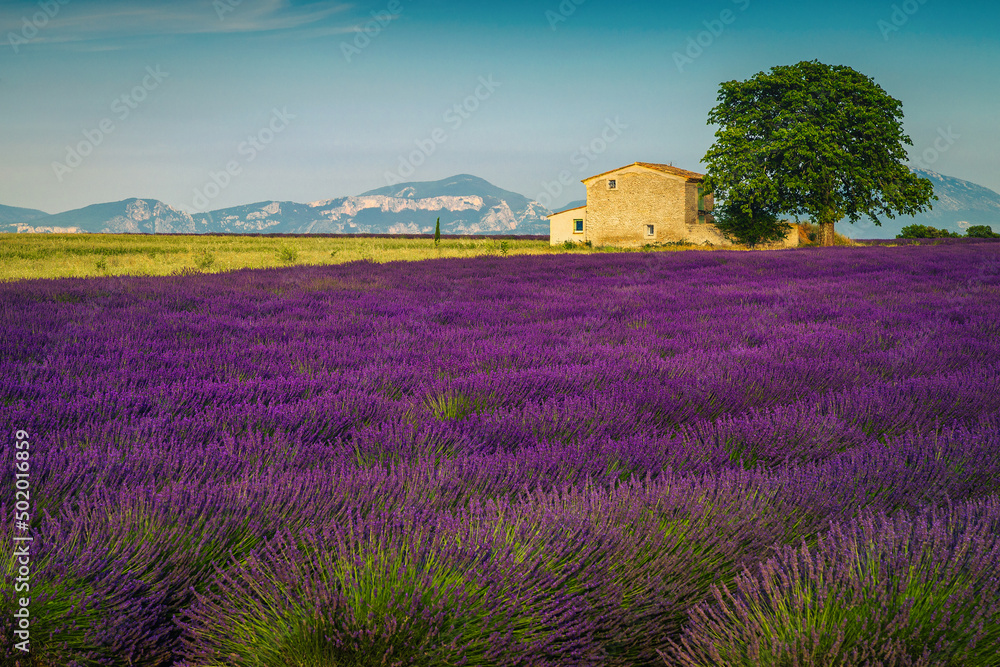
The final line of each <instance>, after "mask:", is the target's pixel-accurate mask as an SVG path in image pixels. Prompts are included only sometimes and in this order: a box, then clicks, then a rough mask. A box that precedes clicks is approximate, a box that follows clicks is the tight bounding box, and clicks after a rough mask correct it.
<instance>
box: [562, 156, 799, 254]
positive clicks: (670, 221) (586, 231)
mask: <svg viewBox="0 0 1000 667" xmlns="http://www.w3.org/2000/svg"><path fill="white" fill-rule="evenodd" d="M704 179H705V176H704V175H703V174H698V173H695V172H693V171H687V170H686V169H679V168H677V167H674V166H672V165H667V164H655V163H652V162H636V163H634V164H630V165H627V166H624V167H619V168H618V169H612V170H611V171H608V172H605V173H603V174H598V175H597V176H591V177H590V178H585V179H583V184H584V185H586V186H587V205H586V206H581V207H579V208H573V209H569V210H567V211H561V212H559V213H553V214H552V215H550V216H549V243H550V244H551V245H560V244H562V243H565V242H566V241H572V242H576V243H586V242H587V241H590V242H591V243H593V245H596V246H602V245H609V246H619V247H634V246H643V245H647V244H653V243H670V242H676V241H680V240H682V239H683V240H685V241H687V242H689V243H696V244H704V243H706V242H708V243H711V244H712V245H720V246H722V245H732V242H730V241H729V240H728V239H726V238H725V237H724V236H723V235H722V233H721V232H720V231H719V230H718V228H717V227H716V226H715V225H713V224H712V221H713V218H712V208H713V201H712V196H711V195H706V194H705V193H704V187H703V181H704ZM793 232H794V230H793ZM784 245H785V246H790V245H798V234H797V233H792V234H789V237H788V239H787V240H786V242H785V244H784Z"/></svg>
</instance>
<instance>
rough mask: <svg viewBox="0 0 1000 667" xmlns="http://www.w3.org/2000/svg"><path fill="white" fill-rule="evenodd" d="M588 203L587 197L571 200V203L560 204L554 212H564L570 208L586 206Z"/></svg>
mask: <svg viewBox="0 0 1000 667" xmlns="http://www.w3.org/2000/svg"><path fill="white" fill-rule="evenodd" d="M586 205H587V200H586V199H581V200H579V201H571V202H570V203H568V204H566V205H565V206H560V207H559V208H557V209H556V210H555V211H553V213H562V212H563V211H568V210H570V209H572V208H580V207H581V206H586Z"/></svg>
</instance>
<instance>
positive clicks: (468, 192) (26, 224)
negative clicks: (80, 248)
mask: <svg viewBox="0 0 1000 667" xmlns="http://www.w3.org/2000/svg"><path fill="white" fill-rule="evenodd" d="M5 211H10V212H11V213H9V214H5V213H4V212H5ZM17 211H23V212H24V213H23V215H22V216H21V218H20V219H17V218H18V214H17V213H16V212H17ZM549 213H551V211H549V210H548V209H546V208H545V207H544V206H542V205H541V204H539V203H538V202H534V201H530V200H529V199H527V198H526V197H524V196H523V195H519V194H517V193H515V192H509V191H507V190H503V189H501V188H498V187H496V186H495V185H492V184H491V183H489V182H487V181H485V180H483V179H481V178H478V177H476V176H470V175H468V174H460V175H458V176H453V177H452V178H446V179H443V180H440V181H433V182H423V183H400V184H399V185H394V186H389V187H385V188H378V189H376V190H371V191H369V192H365V193H362V194H360V195H357V196H354V197H341V198H339V199H327V200H322V201H315V202H311V203H308V204H299V203H296V202H287V201H286V202H279V201H263V202H257V203H255V204H247V205H244V206H234V207H230V208H224V209H219V210H215V211H209V212H207V213H194V214H190V213H187V212H186V211H181V210H179V209H176V208H173V207H172V206H169V205H168V204H165V203H163V202H161V201H157V200H155V199H135V198H133V199H126V200H124V201H120V202H111V203H106V204H94V205H92V206H86V207H84V208H81V209H77V210H74V211H66V212H65V213H58V214H56V215H47V214H45V213H43V212H42V211H29V209H13V208H9V207H4V208H2V209H0V215H4V217H3V218H0V231H6V232H69V231H74V232H89V233H112V234H121V233H125V234H129V233H131V234H136V233H143V234H171V233H174V234H177V233H180V234H192V233H193V234H205V233H217V234H430V233H433V232H434V227H435V224H436V222H437V219H438V218H440V219H441V231H442V233H444V234H463V235H465V234H516V235H528V234H548V233H549V221H548V220H547V219H546V217H545V216H547V215H549ZM2 223H6V224H2Z"/></svg>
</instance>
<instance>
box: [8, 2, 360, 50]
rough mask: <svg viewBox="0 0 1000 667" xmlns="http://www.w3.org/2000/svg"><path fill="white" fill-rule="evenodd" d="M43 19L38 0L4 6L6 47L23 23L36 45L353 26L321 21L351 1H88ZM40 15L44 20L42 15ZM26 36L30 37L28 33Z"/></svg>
mask: <svg viewBox="0 0 1000 667" xmlns="http://www.w3.org/2000/svg"><path fill="white" fill-rule="evenodd" d="M58 7H59V9H58V12H57V13H56V14H55V15H54V16H52V17H47V16H46V17H45V18H46V19H47V20H45V21H36V20H34V19H35V18H36V15H38V14H40V11H39V6H38V5H37V4H34V3H18V4H17V5H15V6H10V5H6V6H3V7H0V37H2V38H3V43H4V44H5V45H8V44H7V43H8V42H9V37H8V34H9V33H13V34H14V35H21V34H22V29H24V27H25V21H28V22H33V25H34V27H35V28H37V30H32V29H30V28H29V29H28V34H29V35H30V39H29V41H30V42H32V43H50V44H67V43H72V42H95V41H96V42H104V43H105V44H104V46H103V47H101V48H105V49H113V48H116V47H115V46H113V45H110V44H107V43H108V42H114V41H116V40H126V39H134V38H136V37H151V36H162V35H211V34H234V33H270V32H284V31H298V30H300V29H306V28H307V29H308V32H309V33H310V34H313V35H315V34H337V33H343V32H347V31H349V30H350V29H351V28H350V27H349V26H344V25H340V26H324V25H320V24H322V23H323V22H324V21H326V20H327V19H329V18H330V17H332V16H334V15H336V14H340V13H343V12H345V11H347V10H349V9H351V7H352V6H351V5H349V4H332V5H331V4H327V3H323V4H321V5H316V4H313V5H308V6H294V5H292V4H291V3H290V2H289V0H242V1H240V0H215V1H212V0H180V1H178V2H173V3H170V4H169V5H168V4H166V3H164V4H163V5H160V6H152V7H151V6H139V7H137V6H135V5H134V4H132V3H131V2H126V1H125V0H115V1H112V2H100V3H94V2H86V0H77V1H76V2H74V1H73V0H69V2H67V3H66V4H65V5H59V6H58ZM37 18H42V17H41V16H38V17H37ZM25 36H28V35H25Z"/></svg>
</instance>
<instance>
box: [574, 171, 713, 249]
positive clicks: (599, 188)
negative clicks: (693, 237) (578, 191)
mask: <svg viewBox="0 0 1000 667" xmlns="http://www.w3.org/2000/svg"><path fill="white" fill-rule="evenodd" d="M608 179H614V180H615V181H616V183H617V187H616V188H615V189H614V190H612V189H609V188H608ZM686 185H687V184H686V182H685V179H683V178H680V177H673V176H666V175H664V174H659V173H656V172H652V171H650V170H648V169H644V168H641V167H631V168H625V169H622V170H620V171H617V172H615V173H613V174H608V175H607V176H601V177H600V178H597V179H594V180H591V181H590V182H588V183H587V222H588V226H589V231H588V237H589V240H591V241H593V243H594V245H612V246H640V245H645V244H647V243H657V242H659V243H666V242H669V241H676V240H679V239H680V238H681V237H682V236H683V233H684V231H685V222H686V220H685V217H686V209H687V204H688V202H687V199H688V196H689V193H688V191H687V188H686ZM695 197H697V191H695ZM695 215H696V214H695ZM647 225H653V234H652V235H649V234H648V233H647Z"/></svg>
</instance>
